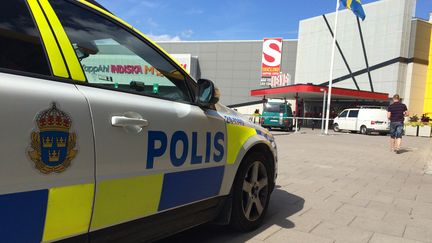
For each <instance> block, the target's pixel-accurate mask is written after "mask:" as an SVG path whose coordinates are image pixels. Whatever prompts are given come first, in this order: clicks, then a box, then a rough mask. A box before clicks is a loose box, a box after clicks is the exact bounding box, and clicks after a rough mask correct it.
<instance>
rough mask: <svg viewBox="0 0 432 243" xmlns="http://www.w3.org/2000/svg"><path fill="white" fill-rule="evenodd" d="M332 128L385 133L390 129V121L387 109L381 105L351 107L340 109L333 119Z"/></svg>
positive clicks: (336, 130)
mask: <svg viewBox="0 0 432 243" xmlns="http://www.w3.org/2000/svg"><path fill="white" fill-rule="evenodd" d="M333 130H334V131H335V132H340V131H351V132H360V133H361V134H370V133H372V132H377V133H380V134H387V133H389V131H390V121H389V120H388V118H387V110H386V109H384V108H382V107H360V108H352V109H346V110H344V111H342V112H341V113H340V114H339V115H338V116H337V117H336V118H335V119H334V122H333Z"/></svg>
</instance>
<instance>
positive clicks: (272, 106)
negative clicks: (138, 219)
mask: <svg viewBox="0 0 432 243" xmlns="http://www.w3.org/2000/svg"><path fill="white" fill-rule="evenodd" d="M284 107H285V105H284V104H281V103H267V104H265V106H264V112H275V113H281V112H282V113H283V112H285V110H284Z"/></svg>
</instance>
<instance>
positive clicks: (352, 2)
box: [340, 0, 366, 20]
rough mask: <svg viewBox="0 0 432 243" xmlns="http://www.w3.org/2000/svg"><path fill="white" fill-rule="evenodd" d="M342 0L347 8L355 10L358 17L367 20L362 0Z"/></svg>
mask: <svg viewBox="0 0 432 243" xmlns="http://www.w3.org/2000/svg"><path fill="white" fill-rule="evenodd" d="M340 1H341V2H342V4H343V5H344V6H345V7H346V8H348V9H351V11H353V13H354V14H355V15H356V16H357V17H359V18H361V19H362V20H365V18H366V14H365V12H364V10H363V7H362V4H361V2H360V0H340Z"/></svg>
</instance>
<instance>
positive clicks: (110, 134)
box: [50, 1, 226, 231]
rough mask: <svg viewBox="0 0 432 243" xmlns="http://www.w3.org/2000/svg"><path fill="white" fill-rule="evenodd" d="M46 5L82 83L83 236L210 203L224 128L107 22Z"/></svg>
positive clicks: (157, 58)
mask: <svg viewBox="0 0 432 243" xmlns="http://www.w3.org/2000/svg"><path fill="white" fill-rule="evenodd" d="M50 3H51V5H52V7H53V9H54V10H55V12H56V13H57V15H58V17H59V19H60V22H61V23H62V25H63V27H64V29H65V31H66V33H67V35H68V37H69V39H70V41H71V43H72V46H73V47H74V48H75V51H76V53H77V56H78V58H79V60H80V62H81V65H82V66H83V69H84V71H85V75H86V77H87V81H88V82H87V84H86V85H78V89H79V91H80V92H82V93H83V94H84V95H85V96H86V97H87V99H88V101H89V104H90V108H91V114H92V117H93V126H94V132H95V148H96V155H95V156H96V182H97V188H96V198H95V206H94V212H93V217H92V223H91V230H92V231H95V230H98V229H102V228H106V227H109V226H113V225H117V224H120V223H123V222H127V221H130V220H134V219H139V218H142V217H145V216H148V215H152V214H156V213H158V212H161V211H166V210H169V209H172V208H177V207H179V206H182V205H186V204H190V203H193V202H197V201H201V200H204V199H207V198H212V197H216V196H218V195H219V192H220V187H221V183H222V179H223V176H224V164H225V160H226V159H225V158H226V127H225V122H224V120H223V118H221V117H220V116H219V115H218V114H217V112H215V111H213V110H203V109H201V108H200V107H198V106H196V105H195V104H194V90H193V89H194V87H192V86H191V85H190V84H189V82H191V80H190V78H189V77H188V75H187V74H186V73H185V72H184V71H183V70H181V68H179V66H178V65H176V64H175V63H174V62H173V61H172V60H170V59H168V58H167V56H166V55H164V54H163V53H162V52H161V51H160V50H159V49H157V48H156V47H155V46H154V45H152V44H150V43H149V42H148V41H146V40H144V39H143V38H142V37H140V36H138V35H136V34H135V33H133V32H132V31H131V29H129V28H128V27H126V26H123V25H120V24H119V23H118V22H116V21H114V20H113V19H110V18H107V17H106V16H103V15H101V14H100V13H99V12H97V11H90V10H88V9H87V8H84V7H83V6H82V5H80V4H77V3H72V2H69V1H50ZM89 6H90V5H89ZM178 223H179V224H180V223H181V222H178Z"/></svg>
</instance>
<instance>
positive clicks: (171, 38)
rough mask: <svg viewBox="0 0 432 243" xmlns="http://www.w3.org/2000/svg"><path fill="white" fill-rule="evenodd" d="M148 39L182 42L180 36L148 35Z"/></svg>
mask: <svg viewBox="0 0 432 243" xmlns="http://www.w3.org/2000/svg"><path fill="white" fill-rule="evenodd" d="M147 37H148V38H150V39H152V40H153V41H181V38H180V36H178V35H176V36H171V35H167V34H164V35H153V34H147Z"/></svg>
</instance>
